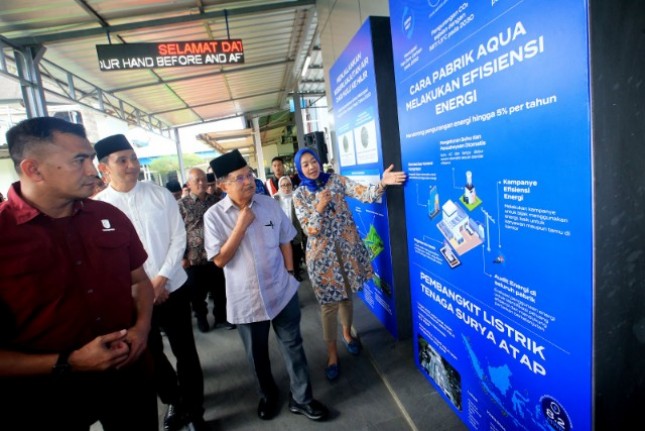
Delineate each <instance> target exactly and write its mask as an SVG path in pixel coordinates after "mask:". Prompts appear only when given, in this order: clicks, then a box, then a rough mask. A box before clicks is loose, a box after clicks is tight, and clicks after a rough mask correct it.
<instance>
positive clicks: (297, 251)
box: [291, 242, 305, 274]
mask: <svg viewBox="0 0 645 431" xmlns="http://www.w3.org/2000/svg"><path fill="white" fill-rule="evenodd" d="M291 249H292V250H293V270H294V271H295V273H296V274H300V262H301V261H304V259H305V252H304V251H302V246H301V245H300V243H299V242H292V243H291Z"/></svg>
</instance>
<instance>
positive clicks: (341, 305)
mask: <svg viewBox="0 0 645 431" xmlns="http://www.w3.org/2000/svg"><path fill="white" fill-rule="evenodd" d="M294 162H295V165H296V169H297V171H298V175H299V177H300V180H301V183H300V186H299V187H298V188H297V189H296V191H295V192H294V196H293V204H294V207H295V210H296V216H297V218H298V220H299V221H300V224H301V226H302V229H303V231H304V233H305V235H307V250H306V252H305V253H306V254H305V256H306V259H305V260H306V262H307V272H308V274H309V279H310V281H311V286H312V288H313V290H314V294H315V296H316V299H317V300H318V303H319V304H320V306H321V317H322V327H323V340H324V341H325V343H326V345H327V367H326V368H325V375H326V377H327V379H329V380H330V381H331V380H335V379H336V378H338V376H339V373H340V367H339V362H338V349H337V346H336V339H337V333H338V319H340V323H341V326H342V333H343V340H342V341H343V342H344V344H345V347H346V348H347V350H348V351H349V353H350V354H352V355H358V354H359V353H360V351H361V345H360V342H359V341H358V339H356V338H354V337H353V336H352V333H351V329H352V319H353V304H352V292H355V291H357V290H359V289H361V288H362V286H363V283H365V282H366V281H367V280H369V279H370V278H372V276H373V270H372V264H371V260H370V256H369V253H368V251H367V249H366V248H365V245H364V244H363V241H362V240H361V238H360V236H359V234H358V230H357V228H356V224H355V223H354V219H353V217H352V213H351V212H350V210H349V208H348V206H347V202H346V200H345V197H346V196H349V197H352V198H355V199H358V200H360V201H361V202H368V203H369V202H375V201H377V200H378V199H379V198H380V197H381V196H382V195H383V193H384V192H385V187H386V186H388V185H401V184H403V182H404V181H405V178H406V175H405V173H404V172H393V169H394V165H391V166H390V167H389V168H387V169H386V170H385V171H384V172H383V177H382V179H381V181H379V183H378V184H377V185H363V184H360V183H357V182H355V181H353V180H351V179H349V178H347V177H344V176H342V175H337V174H328V173H325V172H323V169H322V164H321V163H320V159H319V158H318V155H317V154H316V153H315V152H314V151H313V150H311V149H309V148H303V149H301V150H300V151H298V152H297V153H296V156H295V158H294Z"/></svg>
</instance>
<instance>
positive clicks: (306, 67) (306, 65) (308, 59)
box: [301, 55, 311, 78]
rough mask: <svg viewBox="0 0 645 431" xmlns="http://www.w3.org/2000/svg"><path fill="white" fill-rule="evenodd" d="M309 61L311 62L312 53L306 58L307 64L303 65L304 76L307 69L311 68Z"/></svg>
mask: <svg viewBox="0 0 645 431" xmlns="http://www.w3.org/2000/svg"><path fill="white" fill-rule="evenodd" d="M309 63H311V55H308V56H307V58H306V59H305V65H304V66H302V75H301V76H302V77H303V78H304V77H305V75H306V74H307V70H309Z"/></svg>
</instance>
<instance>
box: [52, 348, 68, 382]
mask: <svg viewBox="0 0 645 431" xmlns="http://www.w3.org/2000/svg"><path fill="white" fill-rule="evenodd" d="M71 354H72V352H62V353H61V354H60V355H58V360H57V361H56V364H54V367H53V368H52V374H53V375H55V376H64V375H66V374H69V373H70V372H71V371H72V366H71V365H70V364H69V361H68V360H69V355H71Z"/></svg>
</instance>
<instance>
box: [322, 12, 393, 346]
mask: <svg viewBox="0 0 645 431" xmlns="http://www.w3.org/2000/svg"><path fill="white" fill-rule="evenodd" d="M371 24H372V23H371V21H370V19H368V20H367V21H365V23H364V24H363V25H362V26H361V28H360V29H359V30H358V32H357V33H356V35H355V36H354V38H353V39H352V40H351V41H350V42H349V44H348V46H347V47H346V48H345V50H344V51H343V53H342V54H341V55H340V56H339V57H338V59H337V60H336V62H335V63H334V65H333V66H332V67H331V69H330V72H329V77H330V81H331V91H332V94H333V98H332V101H333V107H334V121H335V124H336V136H337V145H336V147H335V152H334V154H335V155H336V157H337V158H338V164H339V166H340V174H341V175H344V176H346V177H348V178H351V179H353V180H354V181H358V182H360V183H363V184H377V183H378V182H379V181H380V179H381V176H382V174H383V163H384V161H383V151H382V144H381V129H380V118H379V109H378V94H377V91H376V70H375V57H374V50H373V44H372V29H371ZM386 28H387V27H386ZM390 67H391V63H390ZM390 70H391V69H390ZM397 145H398V142H397ZM387 162H388V161H387V160H386V161H385V163H387ZM388 166H389V164H388ZM348 205H349V207H350V208H351V210H352V215H353V217H354V221H355V222H356V226H357V227H358V232H359V234H360V236H361V238H363V241H364V242H365V245H366V246H367V249H368V250H369V252H370V256H371V258H372V267H373V268H374V273H375V277H374V278H373V279H372V280H371V281H369V282H368V283H366V284H365V286H363V289H362V290H361V291H360V292H359V293H358V295H359V296H360V297H361V299H362V300H363V301H364V302H365V304H366V305H367V307H368V308H369V309H370V310H371V311H372V313H374V315H375V316H376V317H377V318H378V319H379V320H380V321H381V323H383V325H384V326H385V327H386V328H387V329H388V331H389V332H390V333H391V334H392V336H394V337H395V338H397V337H398V328H397V320H396V315H395V313H396V307H395V303H394V301H395V292H394V282H393V277H392V257H391V250H390V237H389V230H388V211H387V202H386V197H385V195H384V196H383V197H382V198H381V201H380V202H376V203H373V204H366V203H362V202H359V201H357V200H354V199H348Z"/></svg>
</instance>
